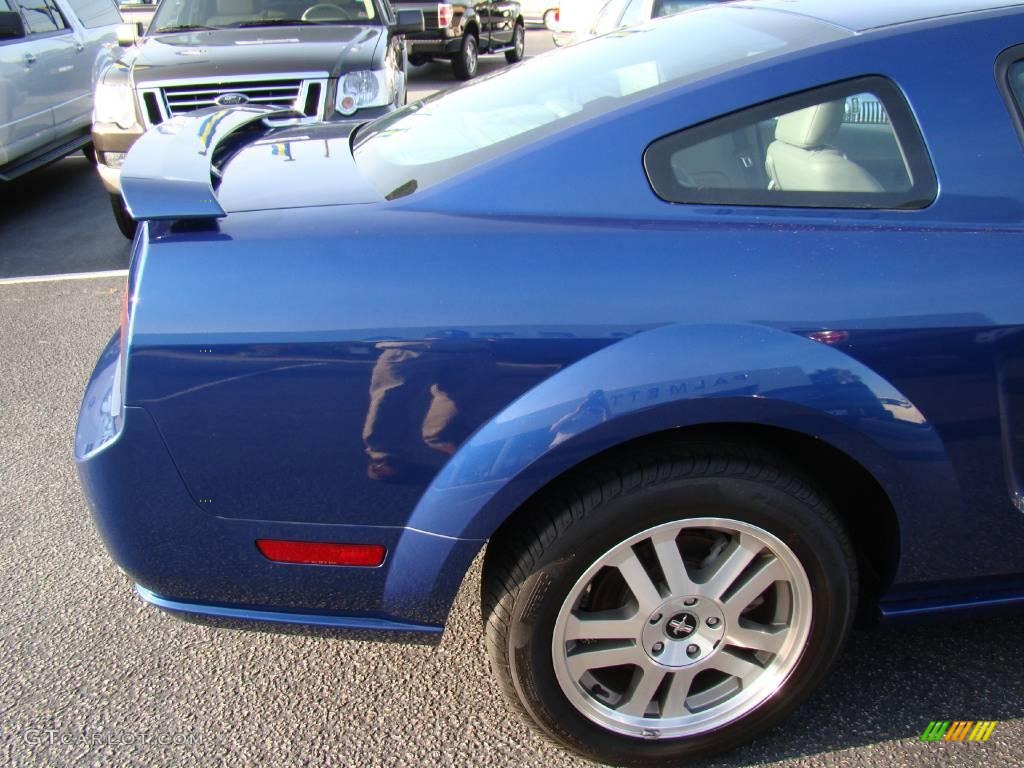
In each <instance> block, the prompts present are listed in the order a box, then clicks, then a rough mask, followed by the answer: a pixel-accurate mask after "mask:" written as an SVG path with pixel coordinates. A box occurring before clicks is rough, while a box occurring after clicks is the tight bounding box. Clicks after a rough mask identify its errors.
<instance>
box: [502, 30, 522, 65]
mask: <svg viewBox="0 0 1024 768" xmlns="http://www.w3.org/2000/svg"><path fill="white" fill-rule="evenodd" d="M525 54H526V27H524V26H523V23H522V22H520V21H517V22H516V26H515V29H513V30H512V47H511V48H509V49H508V50H507V51H505V61H507V62H508V63H509V64H516V63H518V62H520V61H522V60H523V56H524V55H525Z"/></svg>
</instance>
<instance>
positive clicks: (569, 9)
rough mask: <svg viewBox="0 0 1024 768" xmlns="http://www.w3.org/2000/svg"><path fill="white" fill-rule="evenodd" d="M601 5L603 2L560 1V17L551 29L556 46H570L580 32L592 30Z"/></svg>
mask: <svg viewBox="0 0 1024 768" xmlns="http://www.w3.org/2000/svg"><path fill="white" fill-rule="evenodd" d="M601 4H602V0H560V2H559V4H558V16H557V18H556V19H555V23H554V24H553V25H552V27H551V37H552V39H553V40H554V41H555V45H557V46H563V45H569V44H570V43H572V42H573V40H574V39H575V36H576V33H577V32H578V31H580V30H587V29H590V26H591V25H592V24H593V22H594V17H595V16H596V15H597V13H598V11H600V10H601Z"/></svg>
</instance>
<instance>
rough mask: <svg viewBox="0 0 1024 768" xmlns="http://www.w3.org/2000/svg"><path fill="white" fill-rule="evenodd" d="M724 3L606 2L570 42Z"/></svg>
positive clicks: (722, 0) (676, 0)
mask: <svg viewBox="0 0 1024 768" xmlns="http://www.w3.org/2000/svg"><path fill="white" fill-rule="evenodd" d="M725 2H729V0H606V2H605V3H604V4H603V5H602V6H601V8H600V10H598V12H597V14H596V15H595V16H594V18H593V20H592V21H591V23H590V25H589V26H587V27H585V28H583V29H578V30H577V31H576V33H575V34H574V35H573V37H572V42H574V43H578V42H580V41H582V40H586V39H587V38H590V37H596V36H597V35H603V34H605V33H607V32H611V31H613V30H616V29H621V28H622V27H631V26H633V25H634V24H639V23H641V22H643V21H649V20H650V19H657V18H660V17H662V16H673V15H675V14H677V13H682V12H683V11H692V10H695V9H697V8H703V7H706V6H709V5H714V4H715V3H725Z"/></svg>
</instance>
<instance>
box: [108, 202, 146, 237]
mask: <svg viewBox="0 0 1024 768" xmlns="http://www.w3.org/2000/svg"><path fill="white" fill-rule="evenodd" d="M110 207H111V209H112V210H113V211H114V221H116V222H117V228H118V229H119V230H121V234H122V235H124V236H125V237H127V238H128V239H129V240H134V239H135V230H136V229H138V226H139V225H138V222H136V221H135V219H133V218H132V216H131V214H130V213H128V208H127V207H126V206H125V204H124V198H123V197H121V196H120V195H111V196H110Z"/></svg>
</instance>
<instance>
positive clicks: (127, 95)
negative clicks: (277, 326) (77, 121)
mask: <svg viewBox="0 0 1024 768" xmlns="http://www.w3.org/2000/svg"><path fill="white" fill-rule="evenodd" d="M92 120H93V122H94V123H116V124H117V126H118V127H119V128H124V129H125V130H127V129H128V128H131V127H132V126H133V125H135V124H136V120H135V96H134V95H133V94H132V89H131V86H128V85H108V84H106V83H100V84H99V85H97V86H96V94H95V98H94V100H93V104H92Z"/></svg>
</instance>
